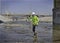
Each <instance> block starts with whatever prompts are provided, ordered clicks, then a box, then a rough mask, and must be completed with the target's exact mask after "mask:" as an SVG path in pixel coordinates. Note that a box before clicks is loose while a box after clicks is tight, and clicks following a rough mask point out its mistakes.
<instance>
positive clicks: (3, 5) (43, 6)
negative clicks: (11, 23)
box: [0, 0, 53, 15]
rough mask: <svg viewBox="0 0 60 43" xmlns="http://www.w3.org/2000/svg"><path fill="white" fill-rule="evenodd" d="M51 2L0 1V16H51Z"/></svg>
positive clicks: (51, 0)
mask: <svg viewBox="0 0 60 43" xmlns="http://www.w3.org/2000/svg"><path fill="white" fill-rule="evenodd" d="M52 9H53V0H0V14H1V13H6V12H9V13H12V14H29V13H31V12H36V14H40V15H42V14H50V15H52Z"/></svg>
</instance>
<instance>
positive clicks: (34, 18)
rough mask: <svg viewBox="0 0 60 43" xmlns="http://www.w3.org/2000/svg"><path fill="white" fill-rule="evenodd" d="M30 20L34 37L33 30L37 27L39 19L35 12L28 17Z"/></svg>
mask: <svg viewBox="0 0 60 43" xmlns="http://www.w3.org/2000/svg"><path fill="white" fill-rule="evenodd" d="M30 19H31V22H32V26H33V27H32V30H33V32H34V35H35V28H36V26H37V25H38V23H39V18H38V16H37V15H35V12H32V15H31V16H30Z"/></svg>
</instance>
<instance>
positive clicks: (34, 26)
mask: <svg viewBox="0 0 60 43" xmlns="http://www.w3.org/2000/svg"><path fill="white" fill-rule="evenodd" d="M35 28H36V25H33V32H34V33H35Z"/></svg>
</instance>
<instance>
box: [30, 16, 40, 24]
mask: <svg viewBox="0 0 60 43" xmlns="http://www.w3.org/2000/svg"><path fill="white" fill-rule="evenodd" d="M30 20H31V22H32V24H33V25H38V23H39V18H38V17H37V16H36V15H34V16H31V17H30Z"/></svg>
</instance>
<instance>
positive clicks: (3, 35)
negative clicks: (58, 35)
mask: <svg viewBox="0 0 60 43" xmlns="http://www.w3.org/2000/svg"><path fill="white" fill-rule="evenodd" d="M14 23H15V24H23V25H28V26H22V27H9V28H6V27H5V26H0V42H1V43H18V42H19V43H33V32H32V28H31V25H30V23H29V22H26V21H18V22H14ZM36 32H37V37H38V38H37V41H38V43H52V23H44V22H43V23H39V25H38V26H37V27H36Z"/></svg>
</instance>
